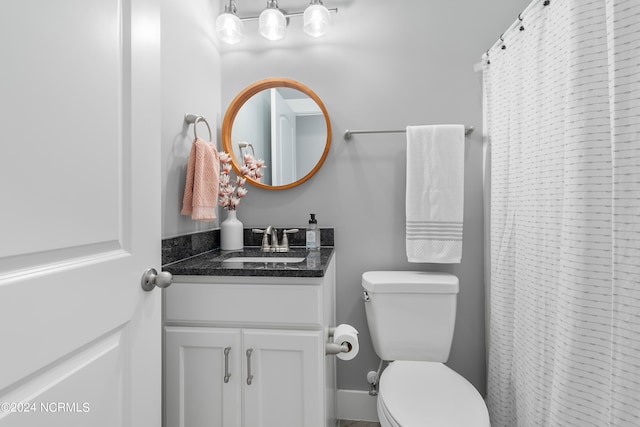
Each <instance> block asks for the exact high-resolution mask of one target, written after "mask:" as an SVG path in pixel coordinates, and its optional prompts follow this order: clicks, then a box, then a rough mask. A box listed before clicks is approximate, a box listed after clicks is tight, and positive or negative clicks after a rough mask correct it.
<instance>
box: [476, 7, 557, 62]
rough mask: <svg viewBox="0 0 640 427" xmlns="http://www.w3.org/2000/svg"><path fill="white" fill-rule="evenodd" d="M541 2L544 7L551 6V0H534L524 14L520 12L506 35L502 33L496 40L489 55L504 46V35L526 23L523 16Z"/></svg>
mask: <svg viewBox="0 0 640 427" xmlns="http://www.w3.org/2000/svg"><path fill="white" fill-rule="evenodd" d="M539 1H542V2H543V3H542V5H543V6H549V4H551V0H533V1H532V2H531V3H529V5H528V6H527V7H526V8H525V9H524V10H523V11H522V12H520V14H519V15H518V18H517V19H516V20H515V21H513V23H512V24H511V25H510V26H509V28H507V30H506V31H505V32H504V33H502V34H501V35H500V37H498V40H496V42H495V43H494V44H493V45H492V46H491V47H490V48H489V49H487V55H488V54H489V51H490V50H491V49H493V48H494V47H496V46H500V45H504V35H505V34H507V33H509V32H511V31H513V29H514V28H516V27H518V25H521V24H522V23H523V21H524V18H523V15H524V14H526V13H528V12H529V10H530V9H531V8H532V7H533V6H534V5H535V4H536V3H538V2H539Z"/></svg>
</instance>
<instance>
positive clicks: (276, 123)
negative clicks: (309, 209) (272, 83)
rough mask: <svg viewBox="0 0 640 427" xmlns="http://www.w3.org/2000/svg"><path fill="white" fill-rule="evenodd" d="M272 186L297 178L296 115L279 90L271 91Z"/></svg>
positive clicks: (284, 183)
mask: <svg viewBox="0 0 640 427" xmlns="http://www.w3.org/2000/svg"><path fill="white" fill-rule="evenodd" d="M271 141H272V142H271V162H272V163H273V164H272V166H271V174H272V176H271V184H272V185H286V184H289V183H291V182H294V181H296V180H297V178H296V114H295V112H294V111H293V110H292V109H291V107H289V104H287V102H286V101H285V100H284V98H283V97H282V95H280V93H279V92H278V90H277V89H271Z"/></svg>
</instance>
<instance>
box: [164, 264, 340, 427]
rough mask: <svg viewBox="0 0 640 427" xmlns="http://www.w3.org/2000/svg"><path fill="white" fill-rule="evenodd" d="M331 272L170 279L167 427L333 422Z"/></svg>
mask: <svg viewBox="0 0 640 427" xmlns="http://www.w3.org/2000/svg"><path fill="white" fill-rule="evenodd" d="M334 296H335V267H334V265H333V261H331V263H330V264H329V266H328V268H327V271H326V273H325V275H324V277H317V278H315V277H313V278H307V277H245V276H174V282H173V284H172V285H171V286H170V287H169V288H167V289H165V299H164V301H165V331H164V332H165V333H164V337H165V341H164V346H165V360H164V369H165V377H164V378H165V384H164V390H165V391H164V399H165V414H164V418H165V422H164V425H165V427H174V426H176V427H177V426H184V427H201V426H207V427H214V426H215V427H217V426H220V427H328V426H335V425H336V420H335V356H325V353H324V351H325V343H326V341H327V333H328V328H329V327H330V326H334V325H335V313H334Z"/></svg>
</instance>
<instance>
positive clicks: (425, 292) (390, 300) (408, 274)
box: [362, 271, 459, 362]
mask: <svg viewBox="0 0 640 427" xmlns="http://www.w3.org/2000/svg"><path fill="white" fill-rule="evenodd" d="M362 287H363V288H364V291H363V298H364V300H365V311H366V314H367V323H368V325H369V333H370V334H371V340H372V341H373V348H374V349H375V351H376V354H377V355H378V356H379V357H380V358H381V359H383V360H415V361H427V362H446V361H447V359H449V351H450V350H451V342H452V341H453V330H454V326H455V321H456V298H457V295H458V290H459V282H458V278H457V277H456V276H454V275H453V274H448V273H432V272H420V271H368V272H366V273H364V274H363V275H362Z"/></svg>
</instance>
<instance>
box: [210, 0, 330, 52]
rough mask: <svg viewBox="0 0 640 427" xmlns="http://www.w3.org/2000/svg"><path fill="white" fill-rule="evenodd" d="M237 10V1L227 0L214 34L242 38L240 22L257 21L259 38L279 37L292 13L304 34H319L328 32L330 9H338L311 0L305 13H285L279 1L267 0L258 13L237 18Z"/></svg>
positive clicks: (233, 40)
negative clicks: (300, 24)
mask: <svg viewBox="0 0 640 427" xmlns="http://www.w3.org/2000/svg"><path fill="white" fill-rule="evenodd" d="M237 10H238V8H237V6H236V0H229V4H228V5H225V7H224V12H223V13H221V14H220V16H218V19H217V20H216V34H217V36H218V38H219V39H220V40H221V41H223V42H225V43H227V44H236V43H239V42H240V41H242V38H243V34H242V32H243V24H242V22H243V21H258V32H259V33H260V35H261V36H262V37H264V38H265V39H267V40H271V41H276V40H282V39H283V38H284V37H285V34H286V29H287V25H288V24H289V18H290V17H292V16H302V17H303V30H304V32H305V33H306V34H307V35H309V36H312V37H321V36H324V35H325V34H327V33H328V32H329V28H330V27H331V12H338V8H333V9H327V8H326V7H325V6H324V4H323V3H322V0H311V3H310V4H309V6H308V7H307V8H306V9H305V11H304V12H292V13H288V12H285V11H283V10H281V9H280V8H278V0H267V7H266V9H264V10H263V11H262V13H260V15H259V16H250V17H246V18H240V17H238V16H237V15H236V13H237Z"/></svg>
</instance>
